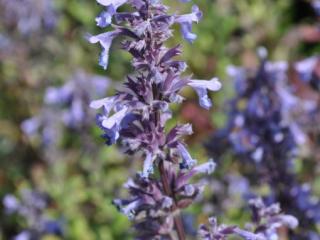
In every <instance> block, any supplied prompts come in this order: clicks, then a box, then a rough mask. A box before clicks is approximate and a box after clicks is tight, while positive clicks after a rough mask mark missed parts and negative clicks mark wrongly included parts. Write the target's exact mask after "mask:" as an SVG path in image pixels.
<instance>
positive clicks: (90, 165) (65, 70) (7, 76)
mask: <svg viewBox="0 0 320 240" xmlns="http://www.w3.org/2000/svg"><path fill="white" fill-rule="evenodd" d="M167 2H168V3H169V5H171V6H172V5H174V6H172V10H173V11H175V9H180V8H181V7H183V11H185V12H188V11H189V9H190V7H191V3H190V4H189V5H186V6H181V4H180V3H179V1H169V0H168V1H167ZM195 2H196V3H197V4H198V5H199V6H200V9H202V10H203V12H204V17H203V21H201V22H200V23H199V24H198V25H196V26H195V27H194V31H195V32H196V33H197V34H198V39H197V41H196V42H195V43H194V44H193V45H190V44H188V43H184V42H183V41H182V39H181V36H180V34H179V29H176V34H175V37H174V38H173V39H172V40H170V42H169V45H176V44H178V43H182V44H183V49H184V53H183V56H182V58H183V59H185V60H186V61H187V63H188V65H189V69H188V73H194V75H195V76H196V77H197V78H210V77H212V76H214V75H215V76H218V77H220V78H221V79H222V83H223V85H224V87H223V90H222V91H220V92H219V93H217V94H214V96H212V97H213V98H214V99H215V108H214V109H215V110H214V111H213V112H211V113H210V115H209V116H210V119H209V121H210V122H211V123H213V125H214V126H222V125H223V124H224V121H225V120H224V119H225V115H224V112H223V102H224V101H225V100H226V99H228V98H229V97H230V96H232V94H233V90H232V83H231V82H230V81H229V80H228V79H226V74H225V68H226V66H228V65H229V64H256V59H255V51H256V48H257V47H258V46H261V45H263V46H266V47H267V48H268V50H269V53H270V57H271V59H292V58H298V57H299V56H303V55H305V54H310V53H312V52H316V51H317V50H318V51H319V50H320V48H319V46H309V45H310V44H309V45H308V44H303V43H302V44H300V43H298V44H297V45H294V48H291V47H290V48H289V47H288V46H287V45H286V44H285V43H286V42H285V37H286V35H287V34H288V33H289V32H290V31H292V30H293V29H295V27H296V26H297V24H300V23H303V22H311V21H312V17H310V16H309V15H308V13H310V9H309V8H308V7H307V6H308V4H307V2H306V1H302V0H301V1H283V0H278V1H277V0H255V1H253V0H237V1H234V0H199V1H195ZM54 3H55V7H56V12H57V16H58V26H57V27H56V28H55V29H54V31H53V32H51V33H49V34H45V35H44V34H38V35H33V36H32V37H31V38H26V39H25V38H23V37H21V36H19V34H18V33H17V32H15V31H12V29H6V27H5V26H2V25H1V23H0V25H1V27H0V30H1V32H8V33H9V34H10V37H11V41H12V42H11V43H12V44H14V49H13V51H12V52H10V53H9V54H5V53H1V52H0V199H2V197H3V196H4V195H5V194H6V193H15V192H18V191H19V189H22V188H35V189H39V190H41V191H44V192H47V193H49V194H50V196H51V198H52V199H53V202H54V204H53V206H52V207H50V209H49V210H48V211H49V214H50V215H52V216H54V217H56V218H62V219H63V221H64V223H65V234H66V237H65V239H77V240H78V239H84V240H91V239H92V240H93V239H102V240H112V239H117V240H118V239H130V236H131V231H130V230H129V226H130V224H129V221H128V220H127V219H126V218H125V217H124V216H122V215H121V214H120V213H118V211H117V210H116V208H115V207H114V206H113V205H112V204H111V201H112V198H113V197H114V196H117V195H119V194H121V193H122V191H121V186H122V184H123V183H124V182H125V181H126V179H127V177H128V176H132V175H133V174H134V171H130V170H129V167H128V166H130V165H134V163H133V162H132V161H131V160H130V159H126V158H125V157H124V156H123V155H122V154H121V153H120V152H119V150H118V149H117V147H107V146H105V145H104V144H103V141H102V140H101V139H100V138H99V134H100V132H99V130H98V129H97V128H96V127H95V123H94V122H93V123H92V128H90V129H84V130H83V131H86V133H87V134H89V135H90V136H91V138H92V141H93V144H94V145H95V146H96V148H95V149H96V151H94V152H92V151H87V150H86V149H85V148H84V147H83V144H82V141H83V139H82V135H81V134H79V133H77V132H70V131H66V132H65V135H66V136H65V138H68V139H71V140H72V141H73V142H74V143H73V144H71V145H70V144H65V142H67V141H65V142H64V141H63V142H62V143H60V145H59V148H60V151H61V154H60V156H61V159H57V160H56V161H55V162H53V163H48V162H47V161H46V160H45V154H44V153H43V149H42V148H41V146H40V145H39V144H38V143H33V142H31V141H30V140H29V139H28V138H27V137H26V136H24V135H23V133H22V132H21V130H20V124H21V122H22V121H23V120H24V119H26V118H28V117H30V116H32V115H34V114H37V113H38V112H39V111H40V109H41V107H42V104H43V101H42V98H43V94H44V90H45V88H46V87H48V86H50V85H61V84H62V83H64V82H65V81H67V80H68V78H69V77H70V76H71V75H72V74H73V72H74V71H75V70H77V69H79V68H81V69H84V70H86V71H87V72H90V73H95V74H101V75H106V76H109V77H110V78H112V79H114V80H115V82H117V81H122V80H123V79H124V78H125V75H126V74H128V73H130V72H131V71H132V68H131V67H130V56H129V55H128V54H127V53H124V52H123V51H121V50H118V49H117V47H119V42H117V43H115V44H114V45H113V47H112V49H113V50H112V51H111V57H110V67H109V68H108V71H106V72H105V71H103V70H102V69H101V68H100V67H99V66H98V64H97V60H98V55H99V52H100V49H99V47H98V46H97V45H90V44H89V43H88V42H87V41H86V39H85V36H86V34H87V33H92V34H95V33H98V32H100V31H101V29H98V28H97V27H96V26H95V21H94V18H95V16H96V15H97V14H98V13H99V11H100V10H101V7H100V6H98V5H97V4H96V2H95V1H94V0H91V1H88V0H68V1H65V0H55V1H54ZM299 4H300V5H299ZM299 6H300V7H301V6H304V7H305V9H307V10H306V11H305V13H306V14H305V15H304V14H301V13H300V10H301V8H300V9H299ZM301 11H302V10H301ZM311 45H312V44H311ZM106 94H107V93H106ZM185 94H186V95H187V96H189V97H191V98H194V99H196V97H195V96H194V95H193V93H191V92H189V91H186V93H185ZM175 111H176V115H178V114H179V113H180V110H179V109H175ZM176 120H177V121H185V120H184V119H183V116H182V117H181V116H180V117H177V118H176V119H173V120H172V121H173V122H174V121H176ZM195 124H196V123H195ZM207 132H208V131H207ZM196 134H197V132H196ZM206 136H207V135H205V136H202V138H200V139H197V140H196V141H192V139H191V140H190V141H191V143H192V149H193V154H194V155H195V156H196V158H198V159H203V160H205V159H206V158H207V157H206V154H205V153H204V150H203V148H202V146H201V144H202V140H203V139H204V138H205V137H206ZM224 164H225V165H223V166H219V172H218V173H217V174H218V175H219V174H220V175H221V174H225V173H227V172H231V171H235V172H236V169H237V167H236V166H234V164H232V163H230V162H225V163H224ZM134 167H135V168H137V167H139V166H134ZM317 184H318V185H320V180H317ZM318 189H320V186H319V188H318ZM211 194H212V192H210V191H208V192H206V195H208V196H210V195H211ZM201 209H202V208H200V207H199V206H195V207H194V208H193V209H190V211H191V212H195V213H198V214H199V211H201ZM2 210H3V207H2V206H1V207H0V239H8V236H12V235H13V234H16V233H17V232H19V231H20V230H21V229H22V228H23V226H24V221H23V220H22V219H20V220H19V225H17V224H16V223H15V222H14V221H13V220H12V219H9V218H8V217H7V215H6V214H5V213H4V212H3V211H2ZM204 217H206V216H205V213H204V214H203V216H202V215H201V214H200V216H199V219H202V218H204ZM224 217H225V218H226V219H228V221H232V222H236V221H237V222H238V223H239V222H244V221H245V220H246V218H248V216H246V215H244V214H241V209H228V211H227V212H226V213H225V215H224ZM46 239H54V238H51V237H48V238H46Z"/></svg>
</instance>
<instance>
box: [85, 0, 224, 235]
mask: <svg viewBox="0 0 320 240" xmlns="http://www.w3.org/2000/svg"><path fill="white" fill-rule="evenodd" d="M97 2H98V3H99V4H101V5H102V6H103V7H104V8H105V10H104V11H103V12H102V13H101V14H99V16H98V17H97V18H96V22H97V25H98V26H99V27H101V28H105V27H109V26H111V27H112V28H113V30H111V31H107V32H104V33H101V34H98V35H95V36H89V37H88V40H89V41H90V42H91V43H99V44H100V45H101V47H102V52H101V55H100V60H99V64H100V65H101V66H102V67H103V68H104V69H107V67H108V60H109V51H110V47H111V45H112V42H113V41H114V40H115V39H116V38H119V37H123V39H124V40H123V41H122V42H121V46H122V48H123V49H124V50H125V51H127V52H129V53H130V54H131V55H132V56H133V60H132V66H133V67H134V69H135V73H133V74H132V75H129V76H128V77H127V80H126V82H125V83H124V85H123V87H122V88H121V89H119V90H118V91H117V93H116V95H115V96H111V97H106V98H104V99H101V100H96V101H93V102H92V103H91V107H92V108H94V109H102V112H101V113H99V114H98V115H97V124H98V126H99V127H100V128H101V130H102V131H103V135H102V137H103V138H104V139H105V142H106V144H107V145H112V144H114V143H116V142H117V141H121V143H122V146H123V148H124V151H125V152H126V153H127V154H129V155H131V156H132V155H133V154H140V156H141V158H144V162H143V167H142V169H141V171H139V172H138V173H137V174H136V176H134V177H133V178H130V179H129V180H128V181H127V182H126V183H125V185H124V187H125V188H126V189H127V190H128V192H129V195H130V196H129V197H128V198H127V199H115V200H114V201H113V203H114V204H115V205H116V206H117V207H118V209H119V210H120V211H121V212H122V213H124V214H125V215H127V216H128V217H129V218H130V219H132V220H134V227H135V229H136V232H137V239H176V237H178V239H180V240H181V239H185V231H184V229H183V224H182V220H181V217H180V212H181V210H182V209H184V208H186V207H188V206H189V205H190V204H191V203H192V202H193V201H194V200H195V198H196V197H197V196H198V195H199V194H200V193H201V192H202V190H203V187H204V186H203V184H201V183H193V182H191V181H190V180H191V178H192V177H193V176H195V175H197V174H202V173H206V174H210V173H211V172H212V171H213V170H214V168H215V163H214V162H213V161H211V160H210V161H209V162H207V163H204V164H200V165H197V160H195V159H193V158H192V156H191V155H190V153H189V152H188V150H187V147H186V144H185V143H184V142H183V139H182V138H183V136H186V135H190V134H192V127H191V125H190V124H177V125H176V126H175V127H173V128H172V129H169V130H167V129H166V128H165V127H166V122H167V121H168V120H169V119H170V118H172V113H171V111H170V104H172V103H178V104H179V103H181V102H182V101H183V99H184V98H183V97H182V96H181V95H180V94H179V93H180V91H181V90H182V89H183V88H184V87H187V86H189V87H192V88H193V89H194V90H195V91H196V92H197V94H198V96H199V104H200V106H202V107H203V108H205V109H209V108H210V107H211V106H212V102H211V100H210V98H209V97H208V91H217V90H219V89H220V88H221V84H220V82H219V81H218V80H217V79H216V78H213V79H211V80H198V79H193V78H191V77H190V76H186V77H183V76H181V74H182V73H183V72H184V71H185V69H186V67H187V66H186V63H185V62H183V61H180V60H175V59H174V57H176V56H178V55H180V54H181V51H182V50H181V46H180V45H177V46H175V47H173V48H167V47H166V46H165V45H164V43H165V42H166V40H168V39H169V38H170V37H172V35H173V31H172V29H171V27H172V26H173V25H174V24H178V25H180V29H181V33H182V36H183V38H184V39H185V40H186V41H188V42H193V41H194V40H195V39H196V35H195V34H194V33H193V32H192V24H193V23H197V22H198V21H199V20H200V19H201V17H202V13H201V11H200V10H199V8H198V7H197V6H196V5H194V6H193V7H192V12H191V13H188V14H183V15H178V14H170V13H169V8H168V6H166V5H164V4H163V3H162V1H159V0H129V1H126V0H97ZM182 2H187V1H182ZM121 6H124V7H131V8H130V9H132V10H131V11H130V12H122V11H121V12H120V11H119V8H120V7H121Z"/></svg>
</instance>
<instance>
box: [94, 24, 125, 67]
mask: <svg viewBox="0 0 320 240" xmlns="http://www.w3.org/2000/svg"><path fill="white" fill-rule="evenodd" d="M119 35H120V31H118V30H115V31H112V32H106V33H102V34H99V35H96V36H91V37H89V42H90V43H98V42H99V43H100V44H101V46H102V48H103V50H102V52H101V55H100V60H99V65H100V66H102V67H103V68H104V69H107V67H108V61H109V50H110V47H111V44H112V41H113V39H114V38H115V37H117V36H119Z"/></svg>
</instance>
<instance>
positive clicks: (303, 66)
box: [295, 56, 320, 91]
mask: <svg viewBox="0 0 320 240" xmlns="http://www.w3.org/2000/svg"><path fill="white" fill-rule="evenodd" d="M295 69H296V71H297V72H298V74H299V77H300V79H301V80H302V81H304V82H305V83H308V84H309V85H310V86H311V87H312V88H313V89H315V90H317V91H320V56H314V57H310V58H307V59H304V60H301V61H299V62H297V63H296V64H295Z"/></svg>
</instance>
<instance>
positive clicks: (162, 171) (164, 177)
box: [159, 160, 186, 240]
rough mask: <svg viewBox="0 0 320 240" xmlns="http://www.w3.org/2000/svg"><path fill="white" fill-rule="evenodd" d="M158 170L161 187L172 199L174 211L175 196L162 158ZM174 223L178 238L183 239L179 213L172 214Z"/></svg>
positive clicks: (184, 237) (175, 206)
mask: <svg viewBox="0 0 320 240" xmlns="http://www.w3.org/2000/svg"><path fill="white" fill-rule="evenodd" d="M159 172H160V176H161V181H162V184H163V188H164V191H165V193H166V195H168V196H169V197H171V198H172V199H173V206H172V211H173V212H174V211H175V210H176V209H177V204H176V199H175V196H174V194H173V192H172V190H171V186H170V184H169V182H168V177H167V173H166V170H165V168H164V161H163V160H161V161H160V162H159ZM174 225H175V228H176V231H177V234H178V238H179V240H185V239H186V236H185V231H184V227H183V223H182V219H181V215H180V213H179V214H177V215H175V216H174Z"/></svg>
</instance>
